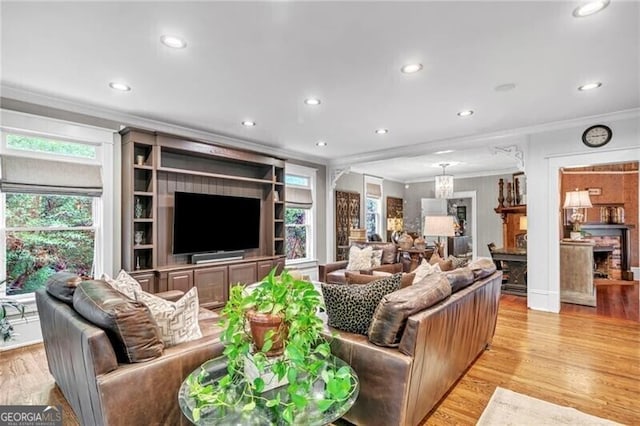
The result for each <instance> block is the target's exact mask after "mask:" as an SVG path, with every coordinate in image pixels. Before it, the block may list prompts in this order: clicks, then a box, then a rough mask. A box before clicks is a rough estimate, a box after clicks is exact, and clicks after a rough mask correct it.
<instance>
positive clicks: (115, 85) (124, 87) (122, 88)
mask: <svg viewBox="0 0 640 426" xmlns="http://www.w3.org/2000/svg"><path fill="white" fill-rule="evenodd" d="M109 87H111V88H112V89H113V90H119V91H121V92H129V91H131V87H129V86H127V85H126V84H124V83H118V82H116V81H112V82H111V83H109Z"/></svg>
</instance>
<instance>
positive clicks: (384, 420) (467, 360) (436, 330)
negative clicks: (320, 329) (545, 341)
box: [329, 271, 502, 426]
mask: <svg viewBox="0 0 640 426" xmlns="http://www.w3.org/2000/svg"><path fill="white" fill-rule="evenodd" d="M501 282H502V272H501V271H496V272H494V273H492V274H491V275H489V276H488V277H486V278H481V279H478V280H476V281H474V282H473V284H471V285H470V286H469V287H466V288H463V289H462V290H460V291H458V292H456V293H454V294H452V295H451V296H450V297H448V298H446V299H445V300H443V301H441V302H439V303H437V304H436V305H434V306H431V307H430V308H427V309H424V310H422V311H420V312H418V313H416V314H414V315H411V316H410V317H409V318H408V320H407V323H406V327H405V329H404V332H403V334H402V338H401V340H400V345H399V347H398V348H388V347H381V346H376V345H374V344H373V343H371V342H369V340H368V338H367V336H364V335H360V334H353V333H348V332H345V331H340V330H336V329H334V328H329V331H330V332H331V334H333V337H330V339H331V345H332V352H333V353H334V355H336V356H338V357H340V358H342V359H343V360H345V361H346V362H347V363H349V364H350V365H351V367H353V369H354V370H355V371H356V373H357V375H358V379H359V380H360V394H359V396H358V399H357V400H356V403H355V404H354V405H353V407H352V408H351V409H350V410H349V412H348V413H347V414H346V415H345V416H344V418H345V419H347V420H348V421H350V422H352V423H354V424H358V425H385V426H388V425H418V424H420V423H421V421H422V420H423V419H424V418H425V416H426V415H427V414H429V412H430V411H431V410H432V409H433V408H434V407H435V406H436V404H437V403H438V402H439V401H440V399H441V398H442V397H443V396H444V395H445V394H446V393H447V391H448V390H449V389H450V388H451V386H452V385H453V384H454V383H455V382H456V381H457V380H458V379H459V378H460V377H461V376H462V375H463V374H464V372H465V371H466V370H467V368H468V367H469V366H470V365H471V364H472V363H473V362H474V361H475V359H476V358H477V357H478V356H479V355H480V354H481V353H482V351H483V350H484V349H485V348H487V347H488V346H489V344H490V343H491V340H492V338H493V334H494V332H495V327H496V321H497V315H498V303H499V300H500V285H501Z"/></svg>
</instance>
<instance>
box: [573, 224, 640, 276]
mask: <svg viewBox="0 0 640 426" xmlns="http://www.w3.org/2000/svg"><path fill="white" fill-rule="evenodd" d="M631 228H632V225H623V224H604V223H586V224H584V225H582V231H584V232H585V234H586V236H587V238H589V239H592V240H594V241H595V243H596V247H612V248H613V250H611V256H609V255H608V253H607V260H606V261H608V262H610V263H609V264H608V265H601V266H609V267H610V271H611V275H612V277H613V278H621V279H623V280H633V272H632V271H631V266H630V255H631V244H630V243H631V241H630V235H629V230H630V229H631ZM596 251H597V250H594V253H595V252H596ZM600 251H601V252H602V253H603V254H602V256H600V255H597V257H596V262H597V261H598V259H599V258H600V259H602V257H603V256H604V253H606V252H607V251H608V250H600ZM600 261H601V262H602V260H600ZM596 267H598V265H597V264H596ZM618 271H619V272H618Z"/></svg>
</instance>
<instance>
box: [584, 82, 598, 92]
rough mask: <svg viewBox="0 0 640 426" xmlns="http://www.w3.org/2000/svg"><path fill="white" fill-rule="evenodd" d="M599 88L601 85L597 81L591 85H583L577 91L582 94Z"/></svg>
mask: <svg viewBox="0 0 640 426" xmlns="http://www.w3.org/2000/svg"><path fill="white" fill-rule="evenodd" d="M600 86H602V83H600V82H599V81H594V82H593V83H587V84H585V85H582V86H580V87H578V90H580V91H582V92H584V91H585V90H593V89H597V88H598V87H600Z"/></svg>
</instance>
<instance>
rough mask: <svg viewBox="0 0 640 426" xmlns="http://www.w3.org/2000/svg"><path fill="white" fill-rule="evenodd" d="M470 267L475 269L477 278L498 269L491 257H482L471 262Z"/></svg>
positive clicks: (474, 272) (474, 273) (486, 275)
mask: <svg viewBox="0 0 640 426" xmlns="http://www.w3.org/2000/svg"><path fill="white" fill-rule="evenodd" d="M469 269H471V270H472V271H473V275H474V276H475V279H476V280H478V279H480V278H484V277H488V276H489V275H491V274H493V273H494V272H495V271H496V264H495V263H493V260H491V259H488V258H486V257H481V258H478V259H476V260H474V261H473V262H471V263H470V264H469Z"/></svg>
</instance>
